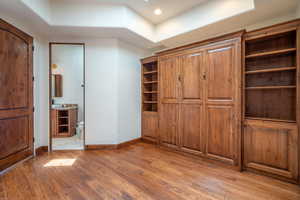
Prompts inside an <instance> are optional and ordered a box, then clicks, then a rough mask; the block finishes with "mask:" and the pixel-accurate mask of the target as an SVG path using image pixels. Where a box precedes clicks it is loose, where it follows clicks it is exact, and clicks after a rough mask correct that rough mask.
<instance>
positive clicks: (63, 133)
mask: <svg viewBox="0 0 300 200" xmlns="http://www.w3.org/2000/svg"><path fill="white" fill-rule="evenodd" d="M77 112H78V110H77V108H70V109H64V110H60V109H52V110H51V123H52V124H51V126H52V128H51V130H52V137H53V138H58V137H72V136H74V135H75V134H76V125H77Z"/></svg>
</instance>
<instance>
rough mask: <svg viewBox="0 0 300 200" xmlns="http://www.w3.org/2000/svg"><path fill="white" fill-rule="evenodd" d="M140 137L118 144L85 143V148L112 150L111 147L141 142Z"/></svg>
mask: <svg viewBox="0 0 300 200" xmlns="http://www.w3.org/2000/svg"><path fill="white" fill-rule="evenodd" d="M141 141H142V139H141V138H137V139H133V140H130V141H127V142H122V143H120V144H89V145H85V150H112V149H120V148H124V147H127V146H130V145H133V144H136V143H139V142H141Z"/></svg>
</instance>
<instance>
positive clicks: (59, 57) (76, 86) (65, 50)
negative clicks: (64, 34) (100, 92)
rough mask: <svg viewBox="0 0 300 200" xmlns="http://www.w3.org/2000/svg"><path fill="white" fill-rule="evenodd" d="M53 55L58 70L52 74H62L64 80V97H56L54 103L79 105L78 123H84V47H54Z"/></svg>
mask: <svg viewBox="0 0 300 200" xmlns="http://www.w3.org/2000/svg"><path fill="white" fill-rule="evenodd" d="M51 55H52V57H51V61H52V63H54V64H57V66H58V67H57V69H52V74H60V75H62V79H63V80H62V90H63V91H62V97H56V98H55V97H54V98H53V99H54V103H55V104H77V105H78V121H83V109H84V105H83V101H84V96H83V88H82V86H81V85H82V84H83V78H84V77H83V76H84V74H83V72H84V60H83V56H84V48H83V45H61V44H59V45H52V53H51ZM53 89H54V88H53ZM52 94H53V93H52Z"/></svg>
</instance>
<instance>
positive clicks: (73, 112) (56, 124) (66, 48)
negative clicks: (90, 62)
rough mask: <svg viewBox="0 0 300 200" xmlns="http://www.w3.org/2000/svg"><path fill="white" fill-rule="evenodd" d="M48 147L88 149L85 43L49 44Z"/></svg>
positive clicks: (51, 148)
mask: <svg viewBox="0 0 300 200" xmlns="http://www.w3.org/2000/svg"><path fill="white" fill-rule="evenodd" d="M49 52H50V56H49V60H50V68H49V87H50V88H49V93H50V95H49V97H50V98H49V105H50V108H49V109H50V133H49V141H50V142H49V150H50V151H52V150H84V148H85V45H84V44H83V43H50V44H49Z"/></svg>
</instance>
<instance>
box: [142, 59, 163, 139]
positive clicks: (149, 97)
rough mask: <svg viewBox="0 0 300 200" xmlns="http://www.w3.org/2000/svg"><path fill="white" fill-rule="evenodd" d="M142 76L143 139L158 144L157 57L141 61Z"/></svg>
mask: <svg viewBox="0 0 300 200" xmlns="http://www.w3.org/2000/svg"><path fill="white" fill-rule="evenodd" d="M141 63H142V66H141V67H142V70H141V71H142V74H141V81H142V83H141V85H142V94H141V95H142V96H141V97H142V138H143V140H147V141H150V142H154V143H156V142H157V131H158V99H159V78H158V77H159V68H158V61H157V56H152V57H148V58H144V59H142V60H141Z"/></svg>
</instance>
